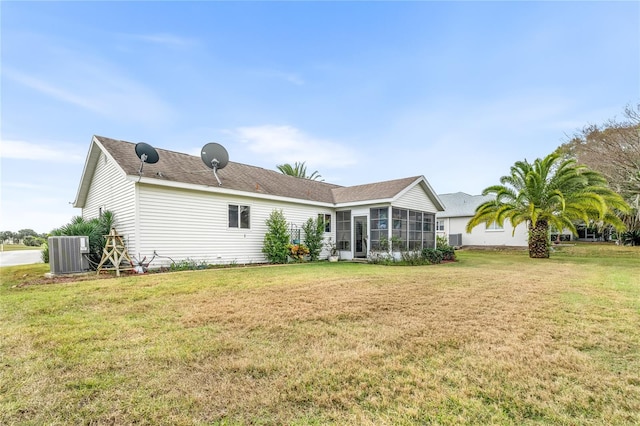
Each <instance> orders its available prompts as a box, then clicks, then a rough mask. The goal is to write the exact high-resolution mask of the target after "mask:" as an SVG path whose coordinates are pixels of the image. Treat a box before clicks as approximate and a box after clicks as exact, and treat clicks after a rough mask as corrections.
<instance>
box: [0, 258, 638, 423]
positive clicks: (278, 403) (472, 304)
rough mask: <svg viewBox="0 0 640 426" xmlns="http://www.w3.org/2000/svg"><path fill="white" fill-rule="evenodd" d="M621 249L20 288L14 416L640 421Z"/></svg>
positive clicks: (14, 308)
mask: <svg viewBox="0 0 640 426" xmlns="http://www.w3.org/2000/svg"><path fill="white" fill-rule="evenodd" d="M579 250H582V248H579ZM598 250H599V248H598ZM605 253H609V254H610V256H609V257H607V256H606V255H605V254H602V253H601V254H600V255H598V256H588V255H581V254H580V253H579V252H577V253H576V252H571V250H570V249H567V250H566V251H563V252H561V253H558V254H557V255H556V256H554V258H552V259H550V260H542V261H541V260H531V259H528V258H527V255H526V253H522V252H513V253H494V252H460V253H459V257H460V261H459V262H457V263H455V264H446V265H438V266H424V267H385V266H379V265H362V264H344V263H341V264H329V263H323V264H308V265H294V266H285V267H277V268H246V269H225V270H207V271H197V272H182V273H172V274H156V275H148V276H140V277H136V276H134V277H126V278H121V279H102V280H96V281H82V282H78V283H59V284H55V285H51V286H27V287H22V288H21V287H17V288H7V289H3V290H0V291H2V294H1V296H2V300H1V305H0V306H1V307H2V309H1V310H0V324H2V326H1V329H0V330H1V332H0V337H1V338H2V340H1V342H0V350H1V352H0V353H1V354H2V372H1V373H0V379H1V380H0V423H3V424H4V423H6V424H12V423H22V424H43V423H46V424H67V423H74V424H75V423H95V424H130V423H142V424H429V423H431V424H460V423H467V424H469V423H475V424H478V423H481V424H486V423H492V424H496V423H497V424H526V423H550V424H555V423H560V424H633V423H640V414H639V413H640V379H639V378H638V373H637V372H638V371H639V370H640V262H636V260H640V258H638V257H635V256H636V255H637V254H638V252H637V251H636V252H634V251H629V252H626V251H625V252H624V254H620V253H617V252H605ZM611 253H613V254H611Z"/></svg>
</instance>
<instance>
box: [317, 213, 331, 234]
mask: <svg viewBox="0 0 640 426" xmlns="http://www.w3.org/2000/svg"><path fill="white" fill-rule="evenodd" d="M321 220H322V221H324V232H331V215H330V214H322V213H321V214H319V215H318V221H321Z"/></svg>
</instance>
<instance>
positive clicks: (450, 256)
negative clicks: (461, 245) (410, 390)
mask: <svg viewBox="0 0 640 426" xmlns="http://www.w3.org/2000/svg"><path fill="white" fill-rule="evenodd" d="M436 250H438V251H439V252H440V253H442V260H456V250H455V249H454V248H453V247H451V246H447V247H440V248H437V249H436Z"/></svg>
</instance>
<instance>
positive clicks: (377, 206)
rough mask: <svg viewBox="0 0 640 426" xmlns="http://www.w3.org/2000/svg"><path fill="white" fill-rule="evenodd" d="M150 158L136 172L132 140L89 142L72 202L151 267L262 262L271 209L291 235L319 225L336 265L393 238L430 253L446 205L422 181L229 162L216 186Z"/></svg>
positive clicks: (181, 162) (175, 163) (204, 173)
mask: <svg viewBox="0 0 640 426" xmlns="http://www.w3.org/2000/svg"><path fill="white" fill-rule="evenodd" d="M157 153H158V155H159V161H158V162H157V163H154V164H146V163H145V164H144V165H143V167H142V168H141V165H142V164H141V161H140V159H139V158H138V156H137V155H136V153H135V144H134V143H131V142H125V141H121V140H115V139H110V138H106V137H102V136H93V138H92V140H91V145H90V147H89V152H88V154H87V158H86V161H85V166H84V170H83V172H82V177H81V179H80V184H79V187H78V192H77V196H76V199H75V201H74V207H78V208H80V209H82V214H81V215H82V217H83V218H85V219H91V218H94V217H98V216H99V215H100V214H101V212H103V211H106V210H109V211H111V212H113V213H114V215H115V221H116V222H115V228H116V230H117V232H118V234H120V235H121V236H122V237H123V238H124V241H125V244H126V246H127V249H128V252H129V253H130V254H131V255H132V256H134V257H137V258H139V259H141V258H142V257H147V259H150V258H151V257H152V256H153V255H154V254H156V255H157V257H156V259H155V260H154V263H153V264H152V265H151V266H160V265H163V264H166V263H168V262H170V260H169V259H171V260H172V261H175V262H178V261H181V260H186V259H189V260H195V261H201V262H207V263H211V264H214V263H240V264H247V263H262V262H265V261H266V258H265V256H264V254H263V253H262V247H263V241H264V236H265V233H266V232H267V227H266V224H265V222H266V219H267V218H268V217H269V215H270V214H271V213H272V212H273V211H274V210H276V209H277V210H282V212H283V214H284V216H285V217H286V219H287V221H288V222H289V226H290V229H291V231H292V234H293V235H297V232H298V230H299V229H300V228H301V226H302V224H303V223H304V222H306V221H307V219H309V218H316V217H321V218H323V219H325V220H326V227H325V235H324V236H325V240H328V239H329V238H331V239H332V240H333V241H335V242H336V243H337V246H338V249H339V251H340V257H341V259H347V260H350V259H354V258H366V257H367V256H369V254H370V252H371V249H372V248H373V249H375V248H376V247H378V246H379V244H380V241H381V240H384V239H387V238H391V237H397V238H398V239H399V240H400V241H401V242H402V244H404V245H405V247H407V249H420V248H422V247H435V214H436V213H438V212H441V211H442V210H444V207H443V204H442V202H441V200H440V199H439V197H438V196H437V195H436V193H435V192H434V191H433V189H432V188H431V186H430V185H429V183H428V182H427V180H426V179H425V177H424V176H413V177H407V178H403V179H396V180H389V181H384V182H377V183H370V184H365V185H357V186H350V187H344V186H340V185H334V184H330V183H325V182H318V181H313V180H309V179H301V178H297V177H292V176H287V175H284V174H281V173H280V172H276V171H272V170H267V169H264V168H260V167H254V166H249V165H246V164H241V163H236V162H232V161H229V162H228V164H227V165H226V167H224V169H220V170H218V171H217V175H218V177H219V179H220V183H221V184H220V185H219V184H218V181H217V179H216V176H214V174H213V172H212V170H211V169H209V168H207V167H206V166H205V164H204V163H203V161H202V160H201V158H199V157H197V156H192V155H187V154H183V153H179V152H174V151H168V150H163V149H157ZM327 254H328V251H326V250H325V251H324V252H323V253H322V254H321V256H326V255H327Z"/></svg>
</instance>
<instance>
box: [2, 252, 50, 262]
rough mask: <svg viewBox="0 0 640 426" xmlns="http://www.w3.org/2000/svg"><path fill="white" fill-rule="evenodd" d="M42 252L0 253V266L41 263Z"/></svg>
mask: <svg viewBox="0 0 640 426" xmlns="http://www.w3.org/2000/svg"><path fill="white" fill-rule="evenodd" d="M41 254H42V250H15V251H0V266H13V265H30V264H32V263H42V255H41Z"/></svg>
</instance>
